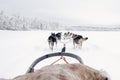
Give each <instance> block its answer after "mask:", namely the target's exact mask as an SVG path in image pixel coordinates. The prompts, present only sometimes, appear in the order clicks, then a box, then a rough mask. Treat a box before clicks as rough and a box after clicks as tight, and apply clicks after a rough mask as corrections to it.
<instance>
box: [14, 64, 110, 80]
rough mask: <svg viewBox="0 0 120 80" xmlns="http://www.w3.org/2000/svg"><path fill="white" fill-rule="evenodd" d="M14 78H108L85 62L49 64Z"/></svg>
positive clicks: (100, 79) (105, 79) (47, 79)
mask: <svg viewBox="0 0 120 80" xmlns="http://www.w3.org/2000/svg"><path fill="white" fill-rule="evenodd" d="M14 80H108V78H107V77H105V76H103V75H102V74H101V73H100V72H99V71H98V70H95V69H93V68H90V67H88V66H86V65H83V64H59V65H49V66H46V67H43V68H42V69H40V70H37V71H35V72H33V73H27V74H25V75H21V76H18V77H16V78H14Z"/></svg>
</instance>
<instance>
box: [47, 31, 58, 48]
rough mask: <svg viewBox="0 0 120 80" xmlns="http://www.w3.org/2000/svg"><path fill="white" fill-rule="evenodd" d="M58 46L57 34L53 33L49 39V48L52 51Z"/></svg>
mask: <svg viewBox="0 0 120 80" xmlns="http://www.w3.org/2000/svg"><path fill="white" fill-rule="evenodd" d="M55 43H56V45H57V38H56V34H55V33H51V35H50V36H49V37H48V44H49V48H50V49H51V50H53V47H54V45H55Z"/></svg>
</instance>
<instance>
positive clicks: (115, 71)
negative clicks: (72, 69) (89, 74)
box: [0, 30, 120, 80]
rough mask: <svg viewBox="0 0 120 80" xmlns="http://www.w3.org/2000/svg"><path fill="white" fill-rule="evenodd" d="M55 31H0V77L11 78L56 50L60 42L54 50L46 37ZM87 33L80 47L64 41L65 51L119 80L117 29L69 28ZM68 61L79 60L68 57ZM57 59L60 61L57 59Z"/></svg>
mask: <svg viewBox="0 0 120 80" xmlns="http://www.w3.org/2000/svg"><path fill="white" fill-rule="evenodd" d="M51 32H58V31H2V30H1V31H0V55H1V56H0V78H7V79H9V78H10V79H11V78H14V77H16V76H18V75H21V74H25V73H26V71H27V69H28V68H29V66H30V65H31V64H32V62H33V61H34V60H35V59H37V58H38V57H40V56H42V55H45V54H48V53H53V52H59V51H61V49H62V46H63V44H62V43H61V42H59V43H58V45H57V47H56V48H55V49H54V51H51V50H50V49H49V46H48V43H47V38H48V36H49V35H50V33H51ZM62 32H66V31H62ZM71 32H73V33H76V34H81V35H83V36H84V37H88V40H87V41H85V42H84V43H83V47H82V48H81V49H78V48H76V49H74V48H73V45H72V42H71V41H69V42H68V43H67V45H66V48H67V50H66V52H70V53H74V54H76V55H78V56H80V57H81V58H82V59H83V62H84V64H86V65H88V66H90V67H93V68H95V69H98V70H101V69H103V70H105V71H107V73H108V74H109V75H110V77H111V80H120V78H119V71H120V64H119V61H120V49H119V48H120V42H119V41H120V36H119V35H120V32H114V31H108V32H107V31H71ZM57 59H59V57H54V58H49V59H46V60H44V61H42V62H40V63H39V64H38V65H37V66H36V67H35V69H39V68H41V67H43V66H45V65H49V64H51V63H52V62H54V61H55V60H57ZM67 60H68V62H70V63H78V62H77V61H76V60H74V59H72V58H68V57H67ZM59 63H63V62H62V61H60V62H59Z"/></svg>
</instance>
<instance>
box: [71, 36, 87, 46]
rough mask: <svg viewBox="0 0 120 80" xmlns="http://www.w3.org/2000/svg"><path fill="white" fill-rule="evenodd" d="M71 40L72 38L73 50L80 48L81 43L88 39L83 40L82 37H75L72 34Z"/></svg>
mask: <svg viewBox="0 0 120 80" xmlns="http://www.w3.org/2000/svg"><path fill="white" fill-rule="evenodd" d="M72 38H73V46H74V48H75V47H80V48H81V47H82V44H83V42H84V41H86V40H87V39H88V37H85V38H83V36H82V35H77V34H73V36H72Z"/></svg>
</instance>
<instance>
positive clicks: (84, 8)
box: [0, 0, 120, 25]
mask: <svg viewBox="0 0 120 80" xmlns="http://www.w3.org/2000/svg"><path fill="white" fill-rule="evenodd" d="M119 4H120V0H0V10H3V11H4V12H6V13H10V14H20V15H23V16H26V17H38V18H40V19H43V20H52V21H58V22H61V23H66V24H70V25H78V24H79V25H80V24H94V25H99V24H100V25H111V24H112V25H116V24H120V5H119Z"/></svg>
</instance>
